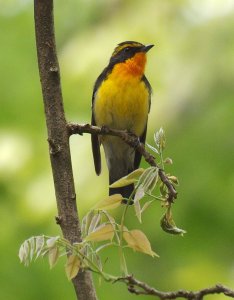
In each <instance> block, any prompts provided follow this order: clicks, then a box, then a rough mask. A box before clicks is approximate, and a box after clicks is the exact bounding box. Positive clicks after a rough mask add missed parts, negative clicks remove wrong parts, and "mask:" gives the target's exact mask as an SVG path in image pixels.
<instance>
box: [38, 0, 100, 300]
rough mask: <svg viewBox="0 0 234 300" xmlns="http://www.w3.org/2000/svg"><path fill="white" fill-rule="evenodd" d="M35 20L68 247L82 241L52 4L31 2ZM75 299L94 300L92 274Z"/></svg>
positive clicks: (82, 278)
mask: <svg viewBox="0 0 234 300" xmlns="http://www.w3.org/2000/svg"><path fill="white" fill-rule="evenodd" d="M34 18H35V31H36V46H37V57H38V67H39V73H40V80H41V87H42V94H43V100H44V108H45V116H46V124H47V131H48V142H49V150H50V161H51V167H52V172H53V179H54V187H55V194H56V202H57V208H58V217H56V221H57V223H58V224H59V225H60V227H61V230H62V232H63V236H64V237H65V238H66V239H67V240H69V241H70V242H71V243H74V242H80V241H81V231H80V223H79V218H78V213H77V206H76V194H75V188H74V180H73V172H72V164H71V155H70V147H69V135H68V134H67V128H66V126H67V123H66V120H65V114H64V109H63V99H62V91H61V85H60V74H59V64H58V59H57V54H56V44H55V36H54V19H53V0H34ZM73 285H74V289H75V291H76V295H77V299H78V297H79V300H96V295H95V289H94V287H93V283H92V278H91V274H90V272H89V271H83V272H79V273H78V275H77V276H76V277H75V279H74V280H73Z"/></svg>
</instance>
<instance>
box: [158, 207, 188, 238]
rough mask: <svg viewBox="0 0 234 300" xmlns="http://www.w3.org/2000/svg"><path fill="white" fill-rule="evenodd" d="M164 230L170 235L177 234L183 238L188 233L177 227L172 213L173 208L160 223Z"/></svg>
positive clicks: (169, 209)
mask: <svg viewBox="0 0 234 300" xmlns="http://www.w3.org/2000/svg"><path fill="white" fill-rule="evenodd" d="M160 225H161V227H162V229H163V230H164V231H165V232H167V233H170V234H177V235H181V236H183V235H184V233H186V231H185V230H183V229H180V228H178V227H177V226H176V224H175V222H174V220H173V218H172V213H171V207H170V206H169V207H168V209H167V211H166V213H165V214H164V215H163V217H162V218H161V221H160Z"/></svg>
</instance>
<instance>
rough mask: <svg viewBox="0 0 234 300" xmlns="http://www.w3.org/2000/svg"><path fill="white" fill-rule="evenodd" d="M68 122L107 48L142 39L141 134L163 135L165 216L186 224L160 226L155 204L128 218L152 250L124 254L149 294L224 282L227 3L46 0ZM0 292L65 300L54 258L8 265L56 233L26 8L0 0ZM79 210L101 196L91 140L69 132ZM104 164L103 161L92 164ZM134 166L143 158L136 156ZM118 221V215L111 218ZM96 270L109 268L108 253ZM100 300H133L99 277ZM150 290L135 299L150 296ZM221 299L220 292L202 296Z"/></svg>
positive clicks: (233, 32)
mask: <svg viewBox="0 0 234 300" xmlns="http://www.w3.org/2000/svg"><path fill="white" fill-rule="evenodd" d="M55 2H56V3H55V4H56V5H55V23H56V36H57V47H58V56H59V61H60V67H61V77H62V87H63V95H64V102H65V103H64V105H65V109H66V116H67V119H68V120H70V121H77V122H80V123H85V122H89V121H90V114H91V113H90V103H91V95H92V87H93V83H94V81H95V79H96V77H97V76H98V75H99V73H100V72H101V70H102V69H103V68H104V66H105V65H106V64H107V62H108V59H109V57H110V55H111V53H112V51H113V48H114V47H115V46H116V44H117V43H119V42H122V41H124V40H137V41H139V42H142V43H146V44H147V43H148V44H149V43H150V44H151V43H153V44H155V47H154V48H153V49H152V50H151V51H150V52H149V55H148V65H147V69H146V74H147V77H148V79H149V81H150V82H151V85H152V87H153V90H154V94H153V99H152V108H151V113H150V118H149V130H148V136H147V141H148V142H149V143H152V142H153V138H152V137H153V133H154V132H155V130H156V129H159V128H160V127H161V126H162V127H163V128H164V129H165V131H166V137H167V149H166V156H170V157H172V158H173V161H174V164H173V165H172V167H170V168H168V171H169V172H171V173H173V174H175V175H176V176H178V178H179V180H180V186H179V190H178V191H179V197H178V200H177V202H176V204H175V205H174V210H173V211H174V218H175V220H176V223H177V225H178V226H179V227H182V228H184V229H186V230H187V232H188V233H187V234H186V235H185V236H184V237H183V238H182V237H176V236H170V235H168V234H166V233H164V232H163V231H162V230H161V228H160V225H159V220H160V217H161V215H162V213H163V210H162V208H161V207H160V205H159V204H158V205H157V203H156V204H154V205H152V206H151V209H149V210H148V211H146V213H145V214H144V215H143V224H141V225H139V224H138V222H137V220H136V218H134V213H133V212H131V213H129V214H128V220H127V226H128V227H129V228H132V229H134V228H140V229H141V230H143V231H144V232H145V233H146V234H147V235H148V236H149V237H150V239H151V242H152V247H153V249H154V250H155V251H156V252H157V253H158V254H159V255H160V258H159V259H152V258H151V257H148V256H145V255H144V254H141V253H133V252H132V251H131V250H128V251H126V252H127V259H128V261H129V270H130V271H131V272H132V273H134V274H135V276H136V277H138V278H139V279H141V280H144V281H146V282H148V283H149V284H152V285H154V286H155V287H157V288H158V289H162V290H173V289H181V288H184V289H200V288H203V287H207V286H210V285H213V284H215V283H217V282H220V283H223V284H226V285H229V286H232V287H233V286H234V224H233V214H234V201H233V200H234V155H233V154H234V133H233V122H234V121H233V120H234V96H233V95H234V55H233V54H234V39H233V36H234V2H233V1H232V0H220V1H218V0H216V1H215V0H203V1H202V0H201V1H200V0H174V1H168V0H145V1H140V0H128V1H124V0H112V1H108V0H99V1H94V0H67V1H61V0H60V1H55ZM0 7H1V9H0V41H1V46H0V70H1V72H0V220H1V226H0V298H1V299H7V300H16V299H24V300H31V299H34V300H37V299H38V300H39V299H40V300H41V299H75V294H74V292H73V288H72V286H71V284H70V283H69V282H68V280H67V278H66V276H65V273H64V263H65V261H64V260H62V261H60V262H59V263H58V264H57V265H56V267H55V268H54V269H52V270H49V267H48V263H47V261H46V260H38V261H37V262H36V263H35V264H32V265H31V266H30V267H29V268H25V267H24V266H23V265H21V264H20V263H19V259H18V257H17V254H18V249H19V246H20V244H21V243H22V242H23V240H25V239H26V238H28V237H30V236H32V235H39V234H42V233H44V234H47V235H58V234H60V230H59V227H58V226H57V225H56V224H55V222H54V216H56V214H57V213H56V203H55V196H54V190H53V182H52V176H51V169H50V162H49V157H48V147H47V141H46V137H47V136H46V128H45V120H44V115H43V105H42V96H41V90H40V82H39V76H38V69H37V57H36V49H35V39H34V23H33V3H32V1H29V0H8V1H7V0H0ZM71 150H72V160H73V168H74V175H75V184H76V189H77V199H78V200H77V201H78V207H79V214H80V216H83V215H84V214H85V213H86V212H87V211H88V209H89V208H90V207H92V205H93V204H94V203H96V202H97V201H98V200H100V199H102V198H103V197H105V195H106V194H107V172H106V166H105V164H104V168H103V169H104V172H103V173H102V175H101V176H100V177H97V176H96V175H95V172H94V168H93V162H92V155H91V147H90V136H88V135H85V136H84V137H77V136H74V137H72V139H71ZM103 162H104V160H103ZM143 165H144V163H143ZM116 217H118V216H116ZM104 256H106V257H110V258H109V260H108V262H107V270H111V271H112V272H113V273H115V274H118V272H119V262H118V255H117V253H116V249H114V250H113V253H111V252H106V253H104ZM95 283H96V287H97V294H98V296H99V298H100V299H109V297H110V296H111V299H113V300H115V299H116V300H117V299H121V298H122V299H135V297H136V296H134V295H130V294H129V293H128V292H127V290H126V288H125V286H124V285H122V284H114V285H112V284H107V283H103V282H102V283H101V284H99V282H98V278H96V277H95ZM149 298H150V297H143V296H142V297H141V299H149ZM207 298H209V299H224V298H225V297H224V296H221V295H219V296H212V297H207Z"/></svg>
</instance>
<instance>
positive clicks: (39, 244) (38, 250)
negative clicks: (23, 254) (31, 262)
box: [35, 235, 45, 259]
mask: <svg viewBox="0 0 234 300" xmlns="http://www.w3.org/2000/svg"><path fill="white" fill-rule="evenodd" d="M44 242H45V240H44V235H41V236H37V237H36V249H35V253H36V258H35V259H37V258H38V257H39V256H40V254H41V251H42V249H43V246H44Z"/></svg>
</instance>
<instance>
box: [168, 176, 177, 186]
mask: <svg viewBox="0 0 234 300" xmlns="http://www.w3.org/2000/svg"><path fill="white" fill-rule="evenodd" d="M168 179H169V180H170V181H171V182H172V183H175V184H176V185H178V184H179V180H178V178H177V177H176V176H173V175H172V176H168Z"/></svg>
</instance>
